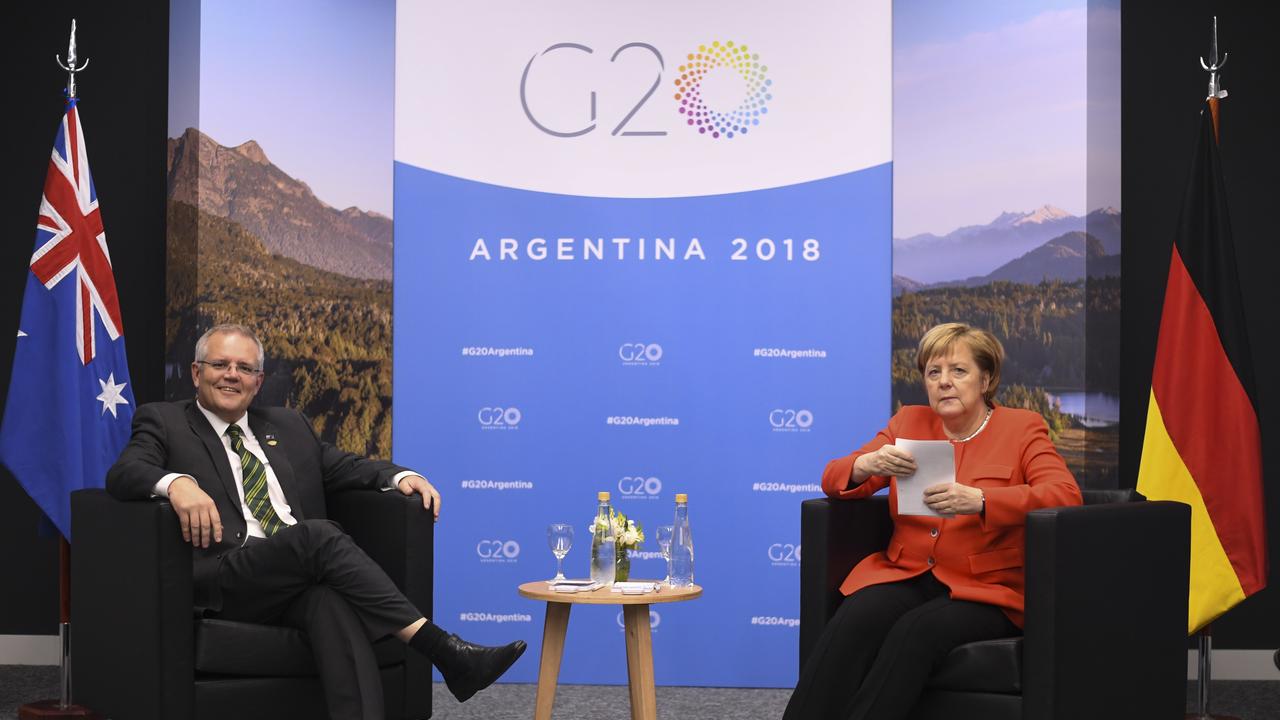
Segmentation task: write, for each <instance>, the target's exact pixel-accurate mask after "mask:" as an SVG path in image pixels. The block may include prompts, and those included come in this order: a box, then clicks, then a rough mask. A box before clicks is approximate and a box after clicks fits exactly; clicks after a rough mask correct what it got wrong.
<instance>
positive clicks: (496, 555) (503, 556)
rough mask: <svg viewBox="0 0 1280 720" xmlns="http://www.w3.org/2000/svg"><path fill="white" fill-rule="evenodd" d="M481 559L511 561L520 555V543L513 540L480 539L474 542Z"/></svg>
mask: <svg viewBox="0 0 1280 720" xmlns="http://www.w3.org/2000/svg"><path fill="white" fill-rule="evenodd" d="M476 555H477V556H479V557H480V559H481V560H500V561H513V560H515V559H516V558H518V557H520V543H518V542H516V541H515V540H481V541H480V542H478V543H476Z"/></svg>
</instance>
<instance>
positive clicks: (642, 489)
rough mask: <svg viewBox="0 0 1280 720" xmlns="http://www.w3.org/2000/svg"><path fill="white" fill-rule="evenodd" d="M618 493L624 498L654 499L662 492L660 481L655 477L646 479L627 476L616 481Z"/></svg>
mask: <svg viewBox="0 0 1280 720" xmlns="http://www.w3.org/2000/svg"><path fill="white" fill-rule="evenodd" d="M618 492H619V493H621V494H622V496H623V497H624V498H628V497H632V498H639V497H648V498H654V497H657V496H658V494H659V493H661V492H662V481H661V480H659V479H658V478H656V477H649V478H647V477H642V476H640V475H636V476H631V475H628V476H627V477H624V478H622V479H621V480H619V481H618Z"/></svg>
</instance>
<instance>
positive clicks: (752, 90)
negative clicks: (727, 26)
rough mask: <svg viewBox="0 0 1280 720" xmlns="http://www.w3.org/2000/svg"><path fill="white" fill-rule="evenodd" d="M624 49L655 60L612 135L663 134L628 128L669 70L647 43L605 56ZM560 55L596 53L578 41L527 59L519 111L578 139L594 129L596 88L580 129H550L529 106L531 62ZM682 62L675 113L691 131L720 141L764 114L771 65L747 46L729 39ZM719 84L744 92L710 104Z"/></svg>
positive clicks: (744, 129) (612, 60) (536, 123)
mask: <svg viewBox="0 0 1280 720" xmlns="http://www.w3.org/2000/svg"><path fill="white" fill-rule="evenodd" d="M628 51H635V52H647V53H648V54H650V55H652V56H653V59H654V61H655V65H656V67H655V68H654V70H655V72H654V77H653V83H652V84H651V85H650V86H649V89H648V90H647V91H646V92H645V93H644V94H643V95H642V96H640V98H639V99H638V100H635V101H634V104H630V103H631V102H632V101H627V102H626V103H624V104H623V106H624V107H630V110H629V111H628V112H627V113H626V114H625V115H623V116H622V118H621V119H620V120H619V121H618V124H617V125H615V126H614V128H613V130H612V131H611V132H610V135H614V136H619V135H620V136H623V137H661V136H663V135H666V134H667V131H666V130H654V129H645V130H641V129H628V125H629V124H630V123H631V120H632V119H633V118H634V117H635V116H636V113H638V112H639V111H640V108H642V107H644V104H645V103H647V102H649V99H650V98H651V97H653V94H654V92H656V91H657V90H658V87H659V86H660V85H661V84H662V76H663V73H665V72H666V69H667V68H666V62H665V61H664V60H663V57H662V52H661V51H659V50H658V48H656V47H654V46H653V45H650V44H649V43H645V42H630V43H626V44H624V45H620V46H619V47H618V48H617V49H616V50H614V51H613V54H612V55H610V56H609V63H610V64H613V63H616V62H617V60H618V57H619V56H620V55H622V54H623V53H624V52H628ZM562 52H575V53H583V54H586V55H594V54H595V49H594V48H592V47H590V46H588V45H583V44H581V43H574V42H560V43H555V44H553V45H550V46H548V47H547V49H545V50H543V51H542V52H541V53H536V54H534V56H533V57H531V58H529V62H528V63H526V64H525V66H524V72H523V73H522V74H521V75H520V107H521V108H523V109H524V115H525V117H526V118H528V119H529V122H530V123H532V124H533V126H534V127H536V128H537V129H538V130H540V131H542V132H544V133H546V134H547V135H551V136H552V137H558V138H574V137H580V136H582V135H586V134H587V133H590V132H592V131H594V130H595V129H596V120H597V118H596V91H595V90H592V91H590V95H589V97H590V102H589V104H588V107H589V108H590V112H589V117H588V118H587V121H586V122H585V124H583V125H581V126H580V127H576V128H553V127H550V126H549V125H547V124H545V123H543V122H542V121H541V120H539V119H538V118H537V116H536V115H535V114H534V112H533V110H532V109H530V107H529V75H530V73H531V72H533V71H534V63H535V62H536V61H537V60H538V58H539V57H545V56H546V55H549V54H551V53H562ZM685 60H686V62H685V64H683V65H680V66H679V67H678V68H677V70H676V73H678V76H677V77H676V78H674V81H673V89H674V90H675V93H674V98H675V101H676V103H677V105H676V112H677V113H679V115H680V116H681V117H682V119H683V120H684V121H685V124H686V125H687V126H688V127H689V128H690V129H691V130H697V131H698V133H699V134H701V135H706V136H707V137H710V138H713V139H717V138H722V137H723V138H726V139H732V138H733V137H734V136H735V135H746V134H747V132H748V131H749V130H751V129H752V128H754V127H756V126H758V125H759V124H760V120H761V119H762V118H763V117H764V116H765V115H766V114H768V112H769V108H768V103H769V102H770V101H771V100H773V80H772V79H771V78H768V77H765V76H766V74H767V73H768V71H769V67H768V66H767V65H763V64H761V62H760V55H759V54H758V53H754V52H751V51H750V50H748V48H747V46H746V45H741V44H736V43H734V42H733V41H732V40H730V41H728V42H724V43H721V42H720V41H719V40H716V41H714V42H712V43H711V44H710V45H699V46H698V47H697V49H696V50H694V51H693V52H689V53H686V54H685ZM726 75H727V76H729V77H732V78H733V82H732V83H725V82H721V81H723V80H725V79H726V78H725V76H726ZM709 81H710V82H709ZM717 83H719V84H721V85H725V84H733V85H734V86H738V85H740V86H741V87H742V90H741V91H740V92H739V93H738V94H737V95H733V94H732V93H730V95H731V96H730V97H729V98H718V99H717V100H715V101H711V102H709V101H708V98H707V94H708V93H707V88H708V87H712V86H714V85H715V84H717Z"/></svg>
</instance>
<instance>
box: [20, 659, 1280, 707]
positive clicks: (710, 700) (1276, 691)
mask: <svg viewBox="0 0 1280 720" xmlns="http://www.w3.org/2000/svg"><path fill="white" fill-rule="evenodd" d="M57 692H58V669H57V668H56V667H48V666H42V665H34V666H33V665H0V718H16V717H17V716H18V706H20V705H22V704H23V703H27V702H32V701H35V700H40V699H44V698H50V697H55V696H56V695H57ZM1195 692H1196V688H1195V683H1187V710H1188V711H1191V710H1193V709H1194V706H1195ZM534 695H535V688H534V686H533V685H523V684H502V685H495V686H493V687H491V688H489V689H488V690H485V691H484V692H482V693H480V694H479V695H477V696H475V697H474V698H472V699H471V700H469V701H467V702H466V703H465V704H461V703H458V702H457V701H456V700H454V699H453V696H452V695H450V694H449V691H448V690H447V689H445V687H444V685H443V684H441V683H436V684H435V685H434V687H433V694H432V701H433V703H434V709H435V713H434V715H433V717H434V718H436V719H437V720H528V718H529V717H531V716H532V715H533V700H534ZM789 697H791V691H790V690H768V689H766V690H761V689H752V688H694V687H660V688H658V716H659V717H663V718H680V720H774V719H776V718H781V717H782V711H783V708H785V707H786V706H787V698H789ZM1212 698H1213V706H1212V708H1211V710H1213V712H1214V713H1217V714H1222V715H1234V716H1236V717H1238V718H1240V720H1274V719H1275V718H1280V682H1274V681H1258V682H1253V681H1238V680H1221V681H1214V683H1213V694H1212ZM554 716H555V717H559V718H590V719H591V720H627V719H628V718H630V717H631V711H630V706H629V704H628V700H627V689H626V687H623V686H617V685H562V686H560V688H559V689H558V690H557V691H556V704H555V710H554ZM122 720H127V719H122Z"/></svg>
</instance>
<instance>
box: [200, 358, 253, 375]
mask: <svg viewBox="0 0 1280 720" xmlns="http://www.w3.org/2000/svg"><path fill="white" fill-rule="evenodd" d="M196 362H197V363H198V364H200V365H208V366H209V367H211V368H213V369H214V370H217V371H218V372H226V371H227V370H229V369H231V366H232V365H235V366H236V371H237V372H239V373H240V374H241V375H257V374H258V373H260V372H262V369H261V368H256V367H254V366H252V365H249V364H246V363H233V362H231V361H229V360H197V361H196Z"/></svg>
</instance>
